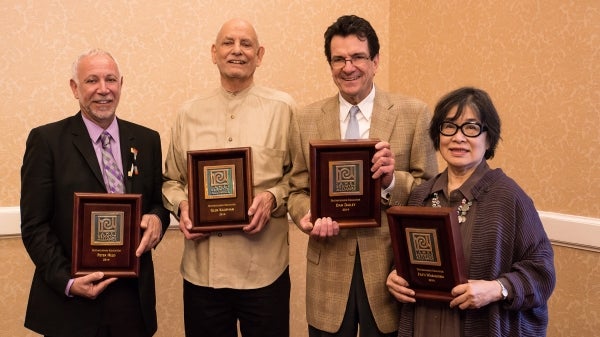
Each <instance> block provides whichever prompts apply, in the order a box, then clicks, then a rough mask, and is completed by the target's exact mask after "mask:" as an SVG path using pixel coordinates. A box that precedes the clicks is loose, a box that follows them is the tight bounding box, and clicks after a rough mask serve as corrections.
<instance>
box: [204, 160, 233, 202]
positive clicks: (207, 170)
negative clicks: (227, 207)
mask: <svg viewBox="0 0 600 337" xmlns="http://www.w3.org/2000/svg"><path fill="white" fill-rule="evenodd" d="M204 197H205V198H206V199H225V198H235V197H236V192H235V165H218V166H205V167H204Z"/></svg>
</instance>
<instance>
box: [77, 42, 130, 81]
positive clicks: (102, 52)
mask: <svg viewBox="0 0 600 337" xmlns="http://www.w3.org/2000/svg"><path fill="white" fill-rule="evenodd" d="M97 55H104V56H108V57H110V58H111V59H112V60H113V61H114V62H115V64H116V65H117V71H118V72H119V77H120V75H121V70H120V69H121V68H120V67H119V62H117V59H115V58H114V57H113V56H112V55H111V54H110V53H109V52H107V51H105V50H102V49H99V48H92V49H88V50H87V51H85V52H84V53H83V54H81V55H79V57H77V59H76V60H75V62H73V64H72V65H71V79H72V80H73V81H75V83H77V84H79V77H78V75H79V74H78V72H77V69H78V68H79V63H81V60H83V59H84V58H86V57H88V56H97Z"/></svg>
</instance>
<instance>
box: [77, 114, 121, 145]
mask: <svg viewBox="0 0 600 337" xmlns="http://www.w3.org/2000/svg"><path fill="white" fill-rule="evenodd" d="M81 117H83V123H84V124H85V127H86V129H87V130H88V133H89V134H90V138H91V139H92V142H94V143H96V142H99V141H100V135H101V134H102V132H103V131H104V129H103V128H101V127H100V126H98V124H96V123H94V122H92V121H91V120H90V119H88V118H87V117H86V116H85V115H84V114H83V113H82V114H81ZM106 131H107V132H108V134H110V136H111V137H112V139H113V140H114V141H115V143H117V144H120V142H119V123H117V117H115V118H114V119H113V121H112V123H110V125H109V126H108V127H107V128H106Z"/></svg>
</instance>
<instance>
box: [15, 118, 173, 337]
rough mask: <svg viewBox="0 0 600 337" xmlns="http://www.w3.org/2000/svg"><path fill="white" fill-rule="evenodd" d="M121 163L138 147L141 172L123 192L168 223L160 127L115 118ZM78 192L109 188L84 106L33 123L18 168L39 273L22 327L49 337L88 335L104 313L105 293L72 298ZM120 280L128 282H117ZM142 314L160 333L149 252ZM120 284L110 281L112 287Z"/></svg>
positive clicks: (26, 233)
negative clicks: (134, 196) (93, 297)
mask: <svg viewBox="0 0 600 337" xmlns="http://www.w3.org/2000/svg"><path fill="white" fill-rule="evenodd" d="M118 123H119V134H120V142H121V144H120V146H121V153H122V157H123V167H124V170H125V171H127V168H129V167H131V161H132V158H131V156H130V148H131V147H135V148H137V150H138V156H137V166H138V168H139V175H137V176H133V177H132V178H129V177H127V173H126V172H125V173H124V175H125V176H126V177H125V189H126V193H137V194H142V213H143V214H148V213H152V214H156V215H157V216H158V217H159V218H160V220H161V222H162V226H163V233H164V231H165V230H166V228H167V227H168V225H169V214H168V211H167V210H166V209H165V208H164V207H163V206H162V197H161V186H162V175H161V173H162V172H161V171H162V152H161V143H160V136H159V134H158V133H157V132H156V131H153V130H151V129H148V128H145V127H142V126H139V125H136V124H133V123H130V122H127V121H124V120H120V119H118ZM74 192H95V193H106V188H105V186H104V181H103V179H102V173H101V170H100V165H99V163H98V159H97V157H96V154H95V152H94V148H93V146H92V141H91V139H90V136H89V134H88V132H87V129H86V127H85V124H84V123H83V118H82V117H81V112H79V113H78V114H77V115H75V116H72V117H69V118H66V119H63V120H61V121H58V122H55V123H51V124H47V125H44V126H40V127H37V128H35V129H33V130H32V131H31V132H30V134H29V137H28V139H27V144H26V149H25V155H24V157H23V166H22V168H21V234H22V238H23V243H24V245H25V248H26V249H27V252H28V253H29V256H30V257H31V259H32V261H33V263H34V264H35V273H34V276H33V281H32V285H31V291H30V294H29V302H28V305H27V314H26V317H25V326H26V327H27V328H29V329H31V330H34V331H36V332H38V333H41V334H45V335H52V336H87V335H89V334H90V333H91V331H95V329H96V328H97V327H98V324H99V320H100V318H101V314H100V312H101V306H99V305H98V303H99V301H101V300H102V294H101V295H100V296H99V297H98V298H97V299H96V300H89V299H84V298H80V297H67V296H66V295H65V288H66V285H67V283H68V281H69V279H70V278H71V275H70V271H71V251H72V248H71V247H72V237H71V236H72V226H73V194H74ZM117 282H126V281H123V280H119V281H117ZM129 282H132V283H133V284H134V285H133V287H134V288H137V289H138V290H139V297H140V301H141V312H142V316H143V318H144V321H145V323H146V328H147V330H148V332H149V333H153V332H155V331H156V328H157V323H156V310H155V302H156V297H155V291H154V269H153V264H152V255H151V253H150V252H147V253H145V254H143V255H142V257H141V260H140V276H139V278H138V279H137V282H136V280H133V281H131V280H130V281H129ZM115 284H116V283H113V284H111V285H109V288H110V287H111V286H114V285H115Z"/></svg>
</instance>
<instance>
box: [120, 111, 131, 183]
mask: <svg viewBox="0 0 600 337" xmlns="http://www.w3.org/2000/svg"><path fill="white" fill-rule="evenodd" d="M117 123H119V138H120V142H121V144H120V146H121V162H122V164H123V177H124V180H125V193H132V190H133V177H134V176H135V175H133V172H132V176H131V177H130V176H129V174H128V173H129V172H130V171H131V166H132V164H133V153H132V152H131V149H132V148H135V136H134V135H133V133H132V131H131V129H130V128H129V127H128V126H127V124H125V123H122V122H121V120H120V119H118V118H117Z"/></svg>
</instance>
